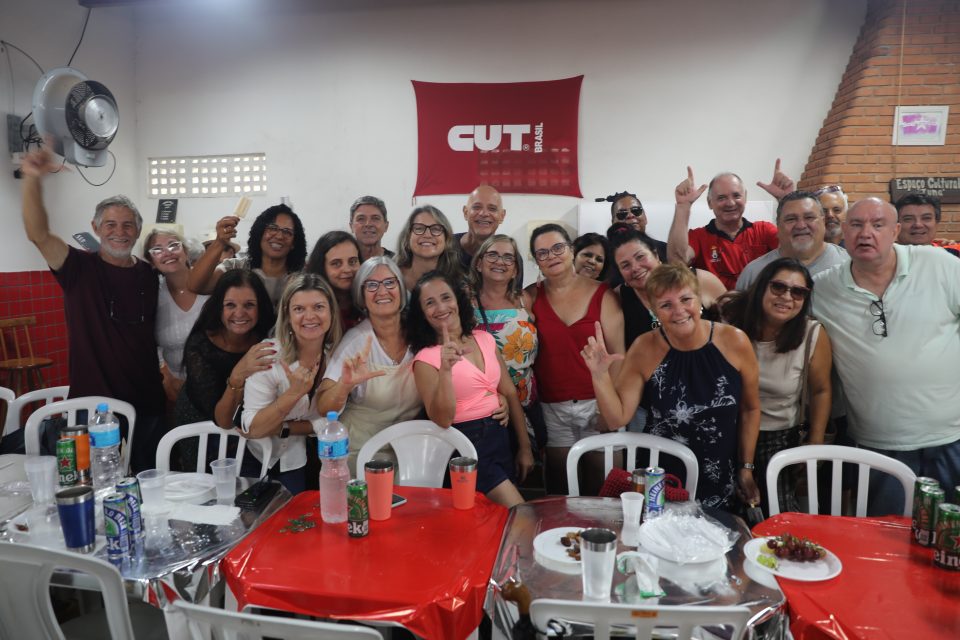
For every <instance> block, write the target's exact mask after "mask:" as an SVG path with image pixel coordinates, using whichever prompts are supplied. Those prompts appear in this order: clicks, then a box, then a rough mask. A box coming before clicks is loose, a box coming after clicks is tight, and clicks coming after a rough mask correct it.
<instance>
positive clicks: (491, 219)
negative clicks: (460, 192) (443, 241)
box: [453, 184, 507, 273]
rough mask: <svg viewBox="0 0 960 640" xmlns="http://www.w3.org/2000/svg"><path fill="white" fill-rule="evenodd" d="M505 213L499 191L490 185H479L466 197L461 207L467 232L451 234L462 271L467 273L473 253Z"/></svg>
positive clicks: (501, 220) (492, 232)
mask: <svg viewBox="0 0 960 640" xmlns="http://www.w3.org/2000/svg"><path fill="white" fill-rule="evenodd" d="M506 215H507V210H506V209H504V208H503V201H502V200H501V198H500V193H499V192H498V191H497V190H496V189H494V188H493V187H491V186H490V185H486V184H483V185H480V186H479V187H477V188H476V189H474V190H473V192H472V193H471V194H470V196H469V197H468V198H467V205H466V206H465V207H464V208H463V219H464V220H466V221H467V232H466V233H457V234H454V236H453V238H454V242H455V243H456V246H457V252H458V253H459V255H460V264H461V265H462V266H463V272H464V273H469V271H470V262H471V261H472V260H473V254H475V253H476V252H477V249H479V248H480V245H481V244H483V242H484V240H486V239H487V238H489V237H490V236H492V235H493V234H495V233H496V232H497V229H498V228H499V227H500V223H501V222H503V219H504V217H505V216H506Z"/></svg>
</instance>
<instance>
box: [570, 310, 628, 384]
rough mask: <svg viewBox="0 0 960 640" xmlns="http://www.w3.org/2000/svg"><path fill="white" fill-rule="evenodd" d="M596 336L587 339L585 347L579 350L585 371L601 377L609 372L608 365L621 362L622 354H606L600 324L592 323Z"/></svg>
mask: <svg viewBox="0 0 960 640" xmlns="http://www.w3.org/2000/svg"><path fill="white" fill-rule="evenodd" d="M594 325H595V328H596V332H597V335H596V336H595V337H594V336H591V337H590V338H587V344H586V346H585V347H584V348H583V349H581V350H580V355H581V356H583V361H584V363H586V365H587V369H589V370H590V373H591V374H592V375H593V376H594V377H597V376H602V375H603V374H605V373H606V372H607V371H609V370H610V365H612V364H613V363H614V362H616V361H618V360H623V354H622V353H607V345H606V343H605V342H604V340H603V329H602V328H601V326H600V322H595V323H594Z"/></svg>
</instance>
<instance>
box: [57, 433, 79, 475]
mask: <svg viewBox="0 0 960 640" xmlns="http://www.w3.org/2000/svg"><path fill="white" fill-rule="evenodd" d="M57 473H58V474H59V475H60V486H61V487H72V486H74V485H75V484H77V482H79V480H80V475H79V474H78V473H77V443H76V442H75V441H74V440H73V438H60V439H59V440H57Z"/></svg>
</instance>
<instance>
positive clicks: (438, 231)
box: [410, 222, 445, 236]
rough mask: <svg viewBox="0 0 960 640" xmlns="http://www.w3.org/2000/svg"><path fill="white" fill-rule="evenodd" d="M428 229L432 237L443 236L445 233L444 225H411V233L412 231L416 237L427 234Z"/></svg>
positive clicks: (417, 223)
mask: <svg viewBox="0 0 960 640" xmlns="http://www.w3.org/2000/svg"><path fill="white" fill-rule="evenodd" d="M427 229H430V235H432V236H442V235H443V232H444V231H445V229H444V228H443V225H442V224H431V225H425V224H420V223H419V222H415V223H413V224H412V225H410V231H412V232H413V234H414V235H416V236H422V235H423V234H424V233H426V232H427Z"/></svg>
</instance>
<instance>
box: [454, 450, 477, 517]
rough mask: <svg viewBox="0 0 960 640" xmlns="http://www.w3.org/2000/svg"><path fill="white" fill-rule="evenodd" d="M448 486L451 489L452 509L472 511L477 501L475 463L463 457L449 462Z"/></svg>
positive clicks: (471, 459) (473, 460)
mask: <svg viewBox="0 0 960 640" xmlns="http://www.w3.org/2000/svg"><path fill="white" fill-rule="evenodd" d="M450 486H451V487H452V488H453V506H454V508H455V509H473V504H474V502H476V499H477V461H476V460H475V459H473V458H465V457H461V458H454V459H453V460H451V461H450Z"/></svg>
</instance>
